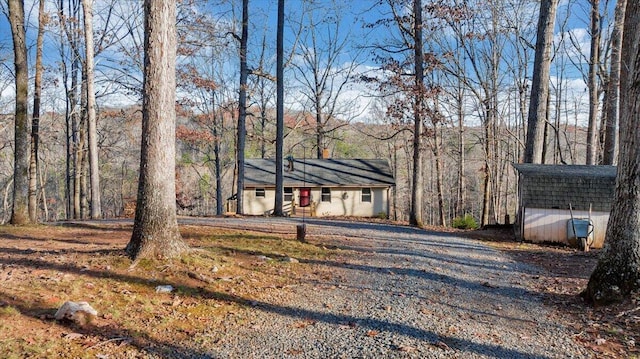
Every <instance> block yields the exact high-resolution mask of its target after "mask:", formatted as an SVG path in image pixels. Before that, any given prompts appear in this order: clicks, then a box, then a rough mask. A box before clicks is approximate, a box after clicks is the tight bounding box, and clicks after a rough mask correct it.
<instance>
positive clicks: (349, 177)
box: [243, 157, 395, 217]
mask: <svg viewBox="0 0 640 359" xmlns="http://www.w3.org/2000/svg"><path fill="white" fill-rule="evenodd" d="M275 170H276V162H275V159H247V160H245V167H244V174H245V179H244V197H243V200H244V212H245V214H249V215H268V214H270V213H272V212H273V207H274V203H275V179H276V175H275ZM394 185H395V181H394V178H393V173H392V172H391V168H390V166H389V163H388V161H387V160H384V159H294V158H291V157H290V158H288V159H287V160H285V161H284V210H285V212H286V214H289V215H299V214H301V213H306V214H308V215H310V216H318V217H323V216H358V217H377V216H384V217H386V216H388V214H389V196H390V190H391V188H392V187H393V186H394Z"/></svg>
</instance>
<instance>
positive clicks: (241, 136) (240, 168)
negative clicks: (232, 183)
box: [236, 0, 249, 214]
mask: <svg viewBox="0 0 640 359" xmlns="http://www.w3.org/2000/svg"><path fill="white" fill-rule="evenodd" d="M241 26H242V34H241V35H240V88H239V89H238V129H237V130H238V136H237V140H236V148H237V149H236V156H237V161H236V163H237V165H236V166H237V172H238V179H237V180H238V188H237V193H238V195H237V213H239V214H243V213H244V199H243V193H244V155H245V154H244V150H245V143H246V139H247V128H246V119H247V77H248V75H249V68H248V67H247V43H248V41H249V0H242V25H241Z"/></svg>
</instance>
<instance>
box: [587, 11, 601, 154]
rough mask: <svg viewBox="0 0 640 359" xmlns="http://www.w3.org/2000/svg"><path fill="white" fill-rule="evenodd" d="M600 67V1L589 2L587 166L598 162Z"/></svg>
mask: <svg viewBox="0 0 640 359" xmlns="http://www.w3.org/2000/svg"><path fill="white" fill-rule="evenodd" d="M599 67H600V0H591V55H590V59H589V76H588V81H587V82H588V84H587V85H588V88H589V126H588V128H587V159H586V163H587V164H588V165H595V164H597V162H598V108H599V107H600V86H598V68H599Z"/></svg>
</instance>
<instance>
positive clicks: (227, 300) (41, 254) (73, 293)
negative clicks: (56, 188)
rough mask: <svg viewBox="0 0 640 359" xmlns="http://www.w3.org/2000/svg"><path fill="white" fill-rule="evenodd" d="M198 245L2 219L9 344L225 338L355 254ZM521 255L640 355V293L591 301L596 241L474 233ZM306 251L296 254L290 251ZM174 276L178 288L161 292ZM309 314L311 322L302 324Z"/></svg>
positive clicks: (288, 246)
mask: <svg viewBox="0 0 640 359" xmlns="http://www.w3.org/2000/svg"><path fill="white" fill-rule="evenodd" d="M181 232H182V234H183V237H184V238H185V240H187V241H188V242H189V244H190V245H191V246H192V247H193V248H194V249H195V250H194V251H193V252H191V253H190V254H189V255H186V256H184V257H183V258H182V259H181V260H176V261H172V262H168V263H153V262H141V263H139V264H138V265H137V266H135V267H131V261H130V260H129V259H128V258H127V257H126V256H125V254H124V251H123V248H124V246H125V245H126V243H127V241H128V240H129V236H130V233H131V227H130V226H129V225H127V224H113V223H111V224H109V223H105V224H100V225H80V226H78V225H76V226H33V227H24V228H18V227H8V226H5V227H0V353H3V357H6V358H25V357H34V358H60V357H64V358H76V357H81V358H84V357H91V358H96V357H97V358H127V357H140V356H151V357H165V356H176V355H177V356H180V355H181V354H184V356H188V355H189V353H193V352H194V351H195V348H197V346H198V344H199V343H201V342H204V341H206V342H215V341H216V340H218V339H221V338H217V337H216V336H217V335H218V336H219V335H221V334H220V333H221V332H222V331H220V330H218V328H223V327H224V326H225V325H231V324H236V323H238V322H242V321H244V320H246V319H245V317H244V316H243V315H240V314H241V313H242V312H243V311H245V310H246V309H247V308H251V307H252V306H253V305H254V303H255V301H260V300H261V299H263V298H264V296H269V295H282V296H285V295H287V290H286V289H287V287H288V286H291V285H295V284H296V283H298V282H301V281H308V280H314V279H317V278H319V277H322V276H327V275H331V274H330V273H325V272H322V271H318V270H316V268H314V266H313V264H312V263H313V262H314V259H327V258H332V257H339V256H348V255H352V254H350V252H349V251H347V250H340V249H339V248H336V247H329V248H326V247H324V246H322V245H321V244H317V243H316V244H313V242H312V243H300V242H298V241H296V240H295V239H294V238H293V236H292V235H282V234H264V233H259V232H256V231H248V230H232V229H220V228H213V227H206V226H193V225H192V226H182V227H181ZM469 235H470V236H474V237H477V238H480V237H481V238H482V240H491V241H492V245H493V246H495V247H497V248H499V249H501V250H503V251H506V252H508V253H509V254H510V255H512V256H513V257H514V258H515V259H516V260H518V261H522V262H526V263H529V264H532V265H534V266H536V267H537V268H539V269H540V271H539V275H537V276H536V278H535V279H536V282H535V283H537V284H536V285H537V288H536V290H537V291H538V292H541V293H544V295H545V298H546V302H547V303H548V304H549V306H550V307H551V308H553V309H555V310H554V311H553V313H554V314H553V315H554V316H556V317H557V320H558V322H559V323H565V324H568V325H571V326H573V328H574V329H575V331H576V333H578V334H577V335H576V336H575V340H576V341H578V342H580V343H582V344H583V345H584V346H586V347H588V348H590V349H591V350H592V352H593V356H594V357H602V358H607V357H621V358H622V357H638V355H639V354H638V353H639V351H638V350H637V349H636V347H635V340H636V338H638V335H640V325H639V324H638V323H639V322H640V303H636V302H635V301H629V302H627V303H623V304H620V305H616V306H609V307H602V308H592V307H589V306H587V305H585V304H584V303H583V302H582V300H581V298H580V297H579V296H578V293H579V292H580V291H581V290H582V288H584V287H585V285H586V282H587V280H588V276H589V274H590V272H591V270H592V269H593V266H594V265H595V263H596V261H597V254H598V253H597V252H596V251H593V252H589V253H582V252H579V251H576V250H572V249H567V248H559V247H552V246H538V245H532V244H519V243H516V242H513V241H512V240H510V235H509V234H508V233H505V232H500V231H494V232H483V233H481V235H478V232H475V233H469ZM292 258H293V259H298V260H301V261H300V263H295V262H296V261H295V260H294V261H293V262H294V263H292V260H291V259H292ZM159 285H171V286H173V287H174V288H175V289H174V291H173V292H172V293H157V292H156V287H157V286H159ZM67 300H73V301H87V302H89V303H90V304H91V305H92V306H93V307H94V308H96V309H97V310H98V312H99V314H98V317H97V318H95V319H94V320H93V321H92V322H91V323H89V324H86V325H84V326H79V325H77V324H74V323H70V322H59V321H56V320H55V319H54V317H53V315H54V314H55V312H56V310H57V308H58V307H60V305H62V303H64V302H65V301H67ZM301 325H304V323H303V324H301Z"/></svg>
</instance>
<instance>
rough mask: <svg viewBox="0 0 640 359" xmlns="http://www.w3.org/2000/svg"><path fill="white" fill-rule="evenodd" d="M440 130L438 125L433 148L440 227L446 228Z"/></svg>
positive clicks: (435, 130)
mask: <svg viewBox="0 0 640 359" xmlns="http://www.w3.org/2000/svg"><path fill="white" fill-rule="evenodd" d="M439 133H440V130H439V129H438V125H437V124H435V126H434V147H433V156H434V157H435V160H436V187H437V189H436V191H437V197H438V225H440V226H446V225H447V218H446V215H445V209H444V187H443V181H442V149H441V146H440V137H441V136H440V134H439Z"/></svg>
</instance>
